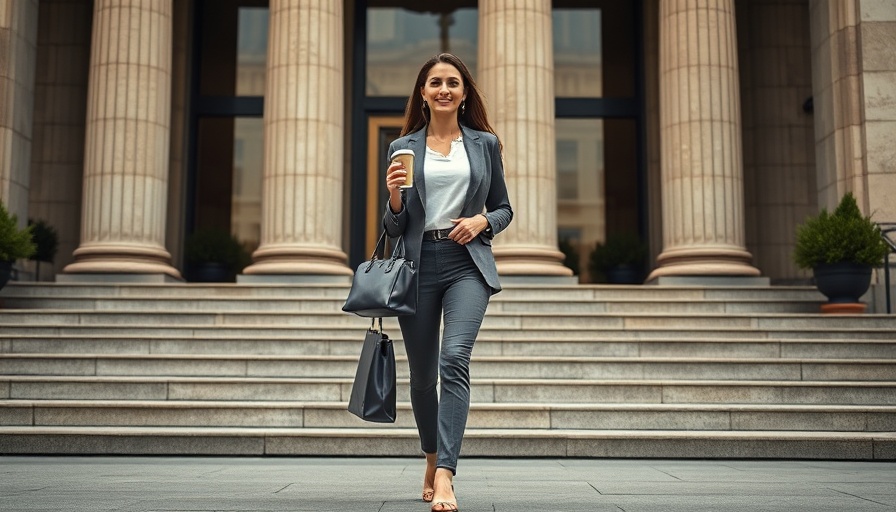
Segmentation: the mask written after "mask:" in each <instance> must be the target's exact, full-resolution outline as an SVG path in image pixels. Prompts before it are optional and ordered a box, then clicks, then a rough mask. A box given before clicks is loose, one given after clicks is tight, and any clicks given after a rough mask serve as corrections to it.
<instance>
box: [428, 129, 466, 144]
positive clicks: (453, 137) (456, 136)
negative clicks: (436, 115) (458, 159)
mask: <svg viewBox="0 0 896 512" xmlns="http://www.w3.org/2000/svg"><path fill="white" fill-rule="evenodd" d="M429 136H430V137H432V138H433V140H435V141H436V142H441V143H442V144H444V143H446V142H450V141H452V140H454V139H456V138H458V137H460V130H458V131H457V134H456V135H452V136H449V137H448V138H447V139H440V138H438V137H436V136H435V135H434V134H432V133H430V134H429Z"/></svg>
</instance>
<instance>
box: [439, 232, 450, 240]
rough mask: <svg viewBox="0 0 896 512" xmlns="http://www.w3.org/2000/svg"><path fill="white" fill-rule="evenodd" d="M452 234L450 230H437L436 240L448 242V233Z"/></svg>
mask: <svg viewBox="0 0 896 512" xmlns="http://www.w3.org/2000/svg"><path fill="white" fill-rule="evenodd" d="M450 232H451V231H450V230H444V229H437V230H436V231H435V239H436V240H448V233H450Z"/></svg>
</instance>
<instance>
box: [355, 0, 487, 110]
mask: <svg viewBox="0 0 896 512" xmlns="http://www.w3.org/2000/svg"><path fill="white" fill-rule="evenodd" d="M472 4H473V6H471V7H461V8H457V9H454V10H451V11H448V12H434V11H432V10H427V9H431V8H434V7H435V5H433V7H430V4H429V2H419V3H415V4H414V5H420V6H421V7H415V8H414V10H411V8H402V7H370V8H368V9H367V95H368V96H401V97H407V96H408V94H410V93H411V89H412V88H413V86H414V80H415V79H416V78H417V73H418V72H419V71H420V67H421V66H422V65H423V63H424V62H426V61H427V60H428V59H429V58H430V57H432V56H433V55H436V54H438V53H441V52H450V53H453V54H455V55H457V56H458V57H460V58H461V60H463V61H464V63H465V64H466V65H467V67H468V68H469V69H470V72H471V73H473V74H474V77H475V73H476V62H477V59H476V51H477V50H476V44H477V42H478V30H479V18H478V14H477V10H476V8H475V2H472Z"/></svg>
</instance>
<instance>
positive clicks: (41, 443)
mask: <svg viewBox="0 0 896 512" xmlns="http://www.w3.org/2000/svg"><path fill="white" fill-rule="evenodd" d="M0 454H3V455H11V454H78V455H98V454H104V455H111V454H119V455H247V456H263V455H267V456H277V455H281V456H327V457H330V456H348V455H350V456H379V457H382V456H389V457H395V456H406V457H415V456H419V454H420V441H419V439H418V438H417V432H416V430H415V429H411V428H391V429H383V428H344V429H327V428H319V429H311V428H308V429H296V428H204V427H194V428H189V427H118V426H116V427H0ZM461 455H462V456H464V457H477V456H481V457H564V458H565V457H611V458H628V457H635V458H692V457H694V456H695V455H698V456H700V457H701V458H740V459H750V458H775V459H782V458H783V459H827V460H839V459H843V460H893V459H896V433H892V432H792V431H755V432H753V431H681V430H663V431H643V430H635V431H631V430H597V431H595V430H560V429H558V430H533V429H475V428H474V429H468V430H467V431H466V433H465V435H464V444H463V449H462V451H461Z"/></svg>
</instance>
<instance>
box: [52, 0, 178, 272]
mask: <svg viewBox="0 0 896 512" xmlns="http://www.w3.org/2000/svg"><path fill="white" fill-rule="evenodd" d="M171 2H172V0H95V2H94V12H93V40H92V43H91V54H90V77H89V82H88V93H87V134H86V142H85V154H84V195H83V201H82V205H83V206H82V217H81V245H80V247H78V249H76V250H75V252H74V256H75V261H74V263H72V264H71V265H68V266H67V267H65V272H66V273H70V274H161V275H167V276H171V277H175V278H179V277H180V274H179V273H178V271H177V269H175V268H174V267H172V266H171V265H170V260H171V257H170V255H169V253H168V251H166V250H165V247H164V242H165V215H166V209H167V193H168V145H169V119H170V115H171Z"/></svg>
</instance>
